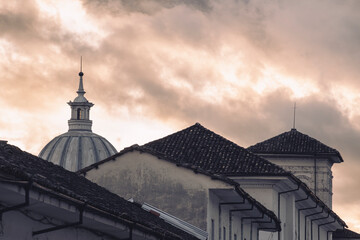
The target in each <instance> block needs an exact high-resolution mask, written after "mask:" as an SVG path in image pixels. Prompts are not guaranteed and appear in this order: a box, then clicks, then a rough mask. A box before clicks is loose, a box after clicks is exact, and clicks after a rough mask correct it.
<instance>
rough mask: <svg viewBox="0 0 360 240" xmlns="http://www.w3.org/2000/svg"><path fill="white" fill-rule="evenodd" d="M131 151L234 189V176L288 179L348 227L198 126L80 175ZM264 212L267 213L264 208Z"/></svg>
mask: <svg viewBox="0 0 360 240" xmlns="http://www.w3.org/2000/svg"><path fill="white" fill-rule="evenodd" d="M131 151H142V152H147V153H150V154H152V155H154V156H157V157H158V158H161V159H164V160H166V161H169V162H172V163H174V164H176V165H178V166H181V167H185V168H189V169H192V170H193V171H194V172H198V173H202V174H205V175H208V176H210V177H212V178H215V179H219V180H222V181H224V182H228V183H229V184H233V185H236V183H235V182H234V181H232V180H231V179H230V178H229V177H232V176H289V177H290V178H291V179H293V180H294V181H295V182H296V183H297V184H298V185H299V186H301V188H302V189H303V190H304V191H305V192H306V193H307V194H308V195H309V196H311V198H312V199H313V200H314V201H315V202H317V203H318V204H319V206H324V207H325V210H326V211H328V212H329V213H330V214H331V216H333V217H334V218H335V219H336V220H337V221H338V222H339V223H340V224H341V225H343V226H346V223H345V222H344V221H343V220H342V219H340V217H339V216H337V215H336V213H335V212H333V211H332V210H331V209H330V208H329V207H327V206H326V204H325V203H323V202H322V201H321V200H320V199H319V198H318V197H317V196H316V195H315V194H314V193H313V192H312V191H311V190H310V189H309V187H308V186H307V185H306V184H304V183H303V182H302V181H301V180H300V179H298V178H297V177H295V176H294V175H293V174H292V173H290V172H287V171H285V170H284V169H282V168H281V167H280V166H277V165H276V164H273V163H271V162H269V161H268V160H266V159H264V158H262V157H259V156H257V155H256V154H254V153H251V152H250V151H248V150H246V149H244V148H243V147H240V146H238V145H237V144H235V143H233V142H231V141H229V140H227V139H225V138H224V137H222V136H220V135H218V134H216V133H214V132H212V131H210V130H208V129H206V128H205V127H203V126H202V125H201V124H199V123H196V124H195V125H193V126H190V127H188V128H186V129H184V130H181V131H179V132H176V133H173V134H171V135H169V136H166V137H164V138H161V139H158V140H155V141H152V142H149V143H147V144H145V145H143V146H138V145H133V146H131V147H128V148H125V149H124V150H122V151H120V152H119V153H117V154H115V155H114V156H112V157H109V158H107V159H104V160H102V161H100V162H98V163H95V164H92V165H90V166H89V167H86V168H84V169H82V170H80V171H78V173H79V174H86V172H88V171H90V170H92V169H94V168H95V169H96V168H98V167H99V166H100V165H101V164H104V163H106V162H109V161H112V160H114V159H116V157H118V156H121V155H123V154H125V153H127V152H131ZM237 189H238V190H239V191H240V192H241V194H243V196H245V197H248V198H250V199H251V201H254V202H255V203H256V204H258V205H259V206H261V207H263V206H262V205H261V204H260V203H259V202H257V201H256V199H253V198H252V197H251V196H250V195H249V194H247V193H246V192H245V191H244V190H243V189H242V188H240V186H237ZM263 209H264V210H265V211H266V210H267V209H266V208H265V207H263ZM267 211H268V210H267ZM270 215H272V216H273V217H274V218H275V219H277V218H276V216H275V215H274V213H272V212H270ZM277 221H278V220H277Z"/></svg>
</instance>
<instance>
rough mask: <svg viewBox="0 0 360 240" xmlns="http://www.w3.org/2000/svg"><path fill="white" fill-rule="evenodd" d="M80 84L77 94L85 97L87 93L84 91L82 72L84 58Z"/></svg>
mask: <svg viewBox="0 0 360 240" xmlns="http://www.w3.org/2000/svg"><path fill="white" fill-rule="evenodd" d="M79 76H80V82H79V89H78V90H77V94H79V95H84V94H85V93H86V92H85V91H84V84H83V76H84V73H83V72H82V56H81V57H80V72H79Z"/></svg>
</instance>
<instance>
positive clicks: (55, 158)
mask: <svg viewBox="0 0 360 240" xmlns="http://www.w3.org/2000/svg"><path fill="white" fill-rule="evenodd" d="M83 75H84V73H83V72H81V70H80V73H79V76H80V81H79V89H78V91H77V94H78V96H77V97H76V98H75V99H74V101H70V102H68V104H69V105H70V108H71V118H70V120H69V121H68V125H69V131H68V132H66V133H64V134H61V135H59V136H57V137H55V138H54V139H53V140H51V141H50V142H49V143H48V144H46V145H45V147H44V148H43V149H42V150H41V152H40V154H39V157H40V158H43V159H45V160H47V161H50V162H52V163H54V164H58V165H60V166H62V167H64V168H65V169H67V170H70V171H74V172H75V171H78V170H80V169H82V168H84V167H87V166H89V165H91V164H93V163H96V162H99V161H100V160H103V159H105V158H108V157H110V156H112V155H114V154H115V153H117V151H116V149H115V148H114V147H113V145H111V143H110V142H109V141H108V140H106V139H105V138H103V137H102V136H100V135H97V134H95V133H93V132H92V130H91V127H92V121H91V120H90V108H91V107H92V106H94V104H93V103H91V102H89V101H88V100H87V99H86V98H85V97H84V94H85V91H84V88H83Z"/></svg>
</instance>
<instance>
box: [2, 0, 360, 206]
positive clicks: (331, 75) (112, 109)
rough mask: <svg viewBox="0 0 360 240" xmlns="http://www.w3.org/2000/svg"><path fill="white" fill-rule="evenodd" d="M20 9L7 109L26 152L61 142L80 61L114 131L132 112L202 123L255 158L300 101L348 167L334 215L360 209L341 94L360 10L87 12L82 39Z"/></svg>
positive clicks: (359, 55)
mask: <svg viewBox="0 0 360 240" xmlns="http://www.w3.org/2000/svg"><path fill="white" fill-rule="evenodd" d="M12 2H14V4H13V5H9V6H8V7H4V8H1V4H4V3H1V4H0V52H1V55H2V59H0V84H1V89H0V91H1V96H0V100H1V103H4V105H5V106H2V108H1V109H6V111H16V110H21V111H22V112H23V114H22V115H21V116H22V117H23V118H24V122H25V123H26V124H22V125H21V126H20V127H25V129H27V132H28V134H24V136H21V137H17V139H22V141H23V143H24V144H23V146H26V147H27V148H28V149H30V148H31V146H34V145H35V144H34V143H33V141H45V142H46V141H47V140H49V139H51V138H52V137H54V134H57V132H56V131H55V130H54V129H53V127H54V126H55V125H51V124H50V123H49V122H46V121H47V120H49V118H48V117H49V116H50V115H54V116H56V117H55V118H57V119H62V121H63V122H64V124H65V127H66V119H67V118H68V117H69V116H62V115H60V113H59V108H60V107H59V104H60V105H61V108H62V107H64V108H67V106H66V102H67V101H68V100H70V99H73V98H74V97H75V95H76V94H75V91H76V88H77V81H78V76H77V72H78V71H79V68H78V66H79V61H78V59H79V56H80V55H82V56H83V59H84V72H85V77H84V79H85V83H84V84H85V90H86V91H87V95H86V96H87V97H88V99H89V100H90V101H92V102H94V103H95V104H96V107H97V106H103V107H104V109H105V110H106V111H107V113H108V115H109V116H110V118H111V119H109V121H110V122H117V121H120V120H119V119H117V118H116V117H117V116H119V115H120V113H122V112H121V111H123V109H127V110H128V112H129V114H130V115H134V116H139V115H141V116H142V117H143V118H145V119H151V120H156V121H159V122H161V123H164V124H166V125H169V126H172V127H173V128H174V129H181V128H182V127H186V126H189V125H191V124H193V123H195V122H200V123H202V124H203V125H204V126H206V127H208V128H210V129H211V130H214V131H215V132H217V133H219V134H221V135H223V136H225V137H226V138H229V139H230V140H232V141H234V142H236V143H238V144H240V145H242V146H244V147H246V146H249V145H252V144H254V143H256V142H259V141H262V140H264V139H267V138H270V137H272V136H275V135H277V134H280V133H282V132H284V131H288V130H289V129H290V128H291V127H292V116H293V112H292V106H293V102H294V100H297V105H298V110H297V121H296V122H297V124H296V127H297V129H298V130H300V131H301V132H303V133H305V134H309V135H310V136H312V137H314V138H317V139H318V140H320V141H322V142H324V143H325V144H328V145H329V146H331V147H333V148H336V149H338V150H339V151H340V152H341V154H342V155H343V157H344V160H345V162H344V163H342V164H339V165H335V166H334V169H335V179H334V181H335V182H334V192H335V194H334V198H335V204H337V205H341V206H349V209H351V207H350V206H354V205H355V204H358V202H357V200H356V199H359V196H358V193H356V192H355V193H354V191H353V189H357V186H356V185H357V182H358V181H359V180H360V179H359V178H358V177H357V175H358V174H357V172H358V171H359V170H360V169H359V168H360V163H359V162H358V161H357V159H358V156H360V152H359V149H358V146H357V143H358V140H359V139H360V132H359V131H360V125H359V123H358V122H359V118H360V117H359V116H360V114H359V113H358V110H357V109H351V108H350V107H347V108H345V107H344V104H345V105H346V106H350V105H351V106H356V105H357V104H355V103H354V102H352V101H351V99H352V98H349V99H350V100H346V97H348V96H347V92H346V91H345V92H342V94H343V95H341V94H339V93H338V92H337V91H340V90H342V89H346V90H349V91H350V92H352V94H354V92H355V93H356V92H357V91H359V87H360V86H359V81H358V79H359V78H360V68H359V67H358V66H359V65H360V51H359V50H358V48H359V47H358V46H359V39H360V15H359V14H358V12H359V10H360V3H359V1H356V0H354V1H350V0H346V1H336V0H333V1H322V0H321V1H316V2H314V1H310V0H309V1H296V0H290V1H278V0H271V1H263V0H250V1H239V0H222V1H218V0H175V1H171V0H161V1H159V0H150V1H145V0H142V1H141V0H136V1H135V0H134V1H125V0H123V1H115V0H103V1H100V0H83V1H82V4H83V6H84V8H85V9H83V10H84V11H85V14H83V12H82V11H80V10H78V12H74V13H73V14H75V15H76V16H83V17H84V19H83V20H84V21H83V22H84V23H85V25H86V24H87V25H86V26H82V27H78V28H75V25H76V24H77V23H78V22H73V25H74V27H73V28H72V26H71V24H70V26H68V25H67V26H64V24H63V23H62V21H63V20H64V19H61V16H60V14H54V15H51V14H50V15H47V14H44V12H42V10H41V9H40V7H39V6H38V5H37V1H25V2H24V1H12ZM69 2H71V1H69ZM65 3H66V1H65V2H64V4H65ZM69 16H72V15H71V14H70V15H69ZM69 16H67V18H68V17H69ZM74 21H75V20H74ZM88 25H91V26H92V27H94V26H95V28H94V29H95V30H89V31H87V30H86V27H87V26H88ZM83 27H84V28H83ZM101 31H103V32H101ZM268 69H271V70H272V72H270V74H268V75H266V74H265V73H264V72H266V71H268ZM227 75H229V76H227ZM277 79H280V80H282V82H281V81H277ZM284 79H285V80H284ZM286 79H288V80H289V81H288V82H291V81H292V82H296V83H297V84H298V85H297V86H298V87H294V86H292V85H291V84H289V85H287V84H286V83H287V82H286ZM262 84H263V85H265V87H264V90H262V91H260V90H258V88H259V86H258V85H260V86H261V85H262ZM306 84H310V85H309V86H310V87H305V89H306V90H307V92H306V91H303V93H302V94H300V95H301V97H299V96H297V95H296V94H295V92H296V91H297V90H299V89H297V88H301V87H302V86H307V85H306ZM343 96H345V98H344V97H343ZM354 101H359V100H358V99H357V100H354ZM349 109H350V110H349ZM4 111H5V110H2V112H1V111H0V113H2V114H3V113H4ZM60 112H61V114H62V111H60ZM35 113H36V114H35ZM13 114H14V115H16V112H13ZM31 114H35V115H36V117H34V116H32V117H29V116H30V115H31ZM115 116H116V117H115ZM45 119H46V120H45ZM0 120H1V121H0V123H1V128H4V126H6V125H8V126H9V125H10V123H7V122H6V121H7V120H6V121H5V120H3V119H0ZM94 121H96V119H94ZM44 122H45V123H44ZM28 123H31V124H28ZM44 124H50V125H49V126H48V127H46V128H44V127H43V126H44ZM11 126H12V125H11ZM20 127H19V128H20ZM0 130H1V129H0ZM9 131H10V130H9ZM14 131H15V127H14ZM113 132H114V133H116V134H117V133H118V132H119V134H118V135H119V136H117V138H118V137H120V138H121V139H125V138H126V137H127V136H122V135H121V133H120V131H118V129H114V131H113ZM33 135H34V136H35V135H36V136H37V138H32V137H31V136H33ZM140 137H141V136H140ZM34 139H35V140H34ZM45 142H43V143H41V144H38V145H39V146H42V145H43V144H44V143H45ZM349 196H352V197H349Z"/></svg>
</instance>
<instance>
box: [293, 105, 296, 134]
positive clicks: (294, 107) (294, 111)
mask: <svg viewBox="0 0 360 240" xmlns="http://www.w3.org/2000/svg"><path fill="white" fill-rule="evenodd" d="M295 120H296V101H295V102H294V119H293V129H296V128H295Z"/></svg>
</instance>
